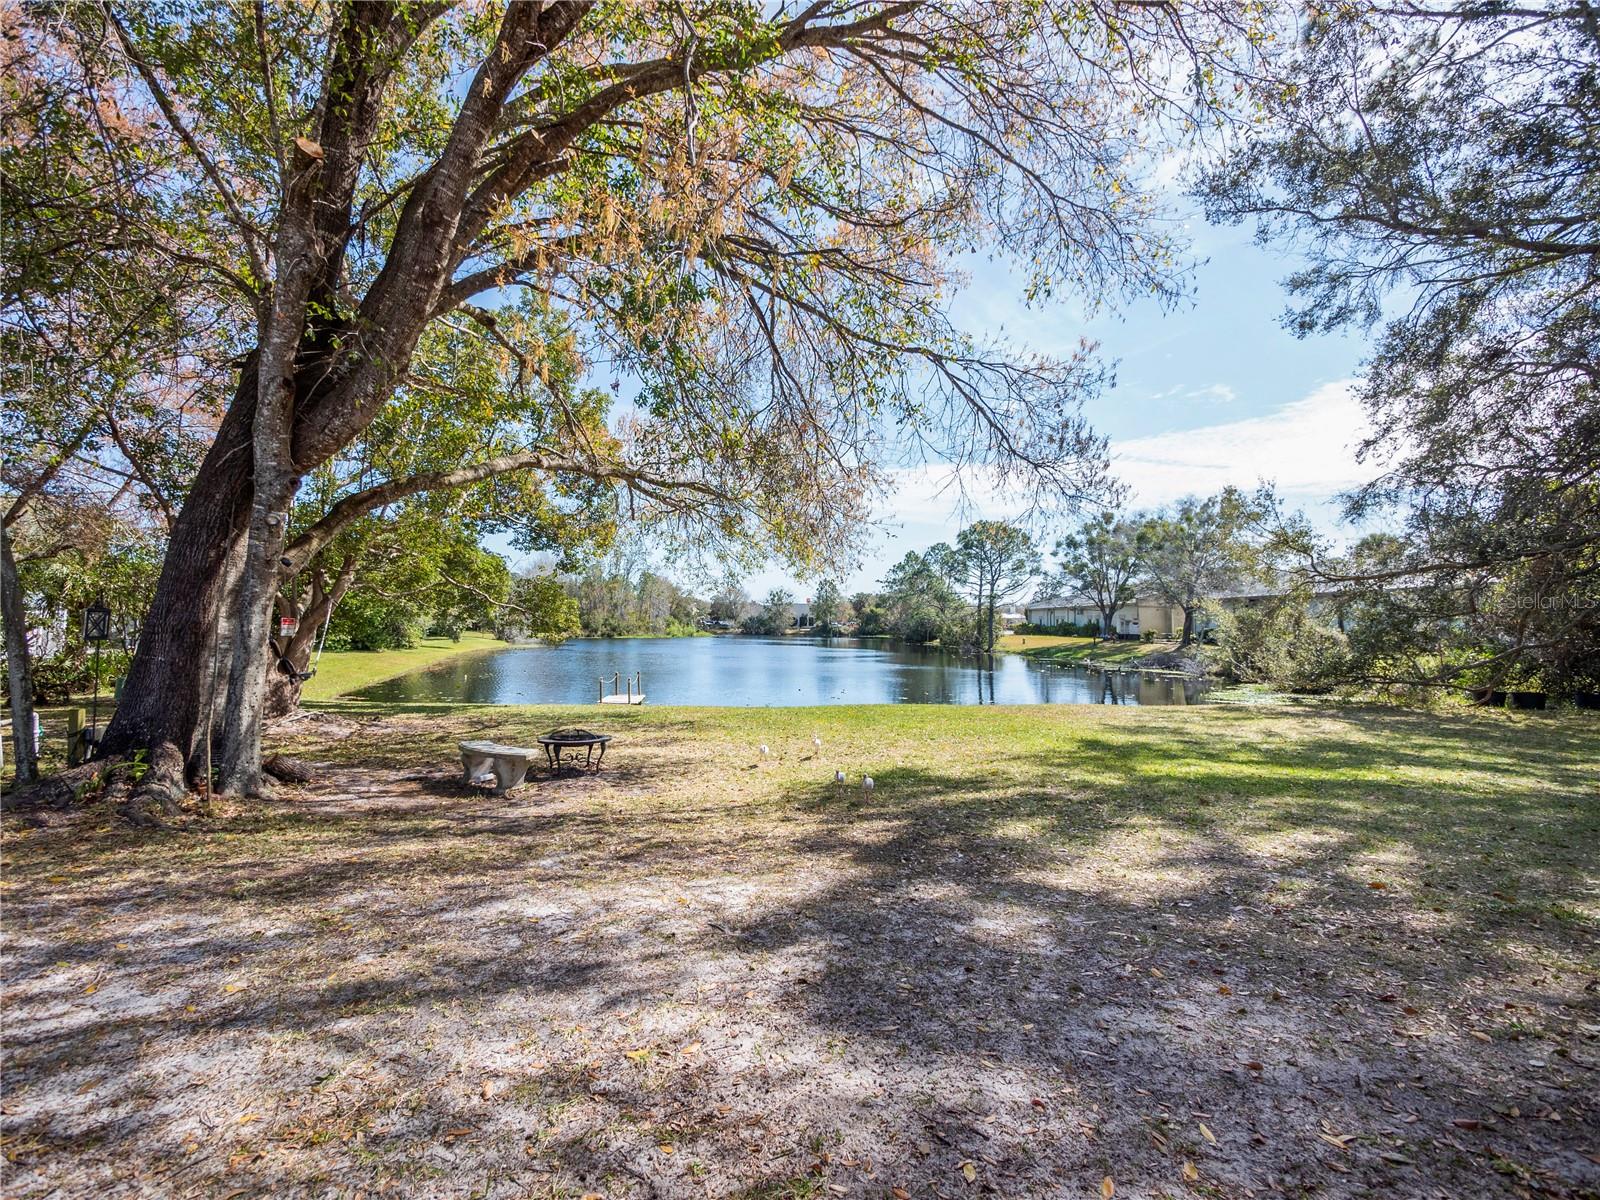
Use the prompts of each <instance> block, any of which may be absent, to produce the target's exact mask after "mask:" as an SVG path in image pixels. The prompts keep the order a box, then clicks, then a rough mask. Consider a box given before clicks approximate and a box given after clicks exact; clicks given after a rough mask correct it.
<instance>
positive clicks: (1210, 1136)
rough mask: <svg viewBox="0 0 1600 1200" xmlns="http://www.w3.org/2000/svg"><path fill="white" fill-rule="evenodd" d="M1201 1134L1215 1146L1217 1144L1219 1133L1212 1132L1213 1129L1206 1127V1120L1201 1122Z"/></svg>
mask: <svg viewBox="0 0 1600 1200" xmlns="http://www.w3.org/2000/svg"><path fill="white" fill-rule="evenodd" d="M1200 1136H1201V1137H1203V1138H1205V1140H1206V1141H1208V1142H1210V1143H1211V1144H1212V1145H1213V1146H1215V1145H1216V1144H1217V1135H1216V1134H1214V1133H1212V1132H1211V1130H1210V1129H1208V1128H1207V1127H1206V1123H1205V1122H1204V1121H1201V1122H1200Z"/></svg>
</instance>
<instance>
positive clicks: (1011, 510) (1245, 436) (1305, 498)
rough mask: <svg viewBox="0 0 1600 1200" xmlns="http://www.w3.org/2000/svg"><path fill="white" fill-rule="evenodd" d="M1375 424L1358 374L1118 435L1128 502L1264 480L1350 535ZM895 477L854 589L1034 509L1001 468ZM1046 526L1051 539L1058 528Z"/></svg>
mask: <svg viewBox="0 0 1600 1200" xmlns="http://www.w3.org/2000/svg"><path fill="white" fill-rule="evenodd" d="M1223 388H1224V385H1214V387H1213V388H1201V389H1197V390H1196V391H1193V392H1186V393H1184V394H1185V395H1199V394H1200V393H1206V394H1211V395H1215V394H1216V392H1217V391H1219V390H1223ZM1227 390H1229V391H1230V392H1231V389H1227ZM1367 428H1368V426H1367V422H1366V417H1365V414H1364V413H1363V412H1362V411H1361V406H1360V404H1359V403H1357V401H1356V399H1355V396H1354V385H1353V381H1351V380H1348V379H1344V380H1339V381H1337V382H1335V383H1329V384H1324V385H1323V386H1321V387H1319V388H1317V389H1316V390H1315V391H1314V392H1312V393H1311V394H1310V395H1308V396H1306V397H1304V398H1303V399H1300V400H1295V401H1292V402H1290V403H1288V404H1285V405H1283V406H1282V407H1281V408H1278V409H1275V410H1273V411H1271V412H1268V413H1264V414H1262V415H1261V416H1258V417H1247V418H1244V419H1241V420H1237V421H1226V422H1220V423H1217V424H1214V425H1204V426H1201V427H1200V428H1198V429H1185V430H1175V431H1172V432H1170V433H1160V434H1154V435H1151V436H1148V437H1140V438H1128V439H1122V440H1116V441H1113V442H1112V445H1111V455H1112V467H1113V470H1114V471H1115V473H1116V475H1117V477H1118V478H1119V479H1121V480H1122V481H1123V482H1124V483H1126V484H1128V486H1129V487H1130V488H1131V489H1132V492H1133V495H1132V499H1131V500H1130V502H1129V508H1159V507H1161V506H1162V505H1165V504H1171V503H1172V502H1173V501H1174V500H1177V499H1179V498H1180V497H1183V496H1188V495H1198V496H1207V495H1211V494H1212V493H1214V492H1217V491H1220V490H1221V489H1222V488H1224V487H1226V486H1228V485H1229V484H1233V485H1234V486H1237V487H1242V488H1251V487H1254V486H1255V485H1256V484H1257V483H1259V482H1261V481H1262V480H1265V481H1267V482H1270V483H1272V484H1273V485H1274V486H1275V487H1276V488H1277V490H1278V494H1279V495H1280V496H1281V497H1283V499H1284V500H1285V501H1286V502H1287V505H1288V507H1289V508H1291V509H1300V510H1302V511H1304V512H1305V514H1306V515H1307V516H1308V517H1309V518H1310V519H1311V520H1312V522H1313V523H1314V524H1316V525H1317V526H1318V527H1319V528H1321V529H1322V530H1323V531H1324V532H1325V533H1329V534H1334V535H1336V536H1338V537H1341V538H1342V537H1348V536H1350V534H1351V530H1350V528H1349V527H1348V526H1343V525H1341V523H1340V508H1339V505H1338V504H1337V502H1336V501H1335V500H1334V497H1335V496H1336V495H1337V494H1338V493H1340V492H1343V491H1347V490H1349V489H1351V488H1353V487H1356V486H1358V485H1359V484H1361V483H1364V482H1366V481H1367V480H1368V479H1371V478H1372V477H1373V476H1374V475H1375V474H1377V472H1378V470H1379V467H1378V466H1377V465H1376V464H1374V463H1370V462H1369V463H1365V464H1363V463H1359V462H1357V461H1356V457H1355V450H1356V447H1357V446H1358V445H1359V444H1360V443H1361V441H1362V440H1363V439H1364V438H1365V436H1366V433H1367ZM891 477H892V481H891V485H890V487H891V490H890V494H889V495H888V496H887V497H885V498H884V499H883V500H882V501H881V502H880V503H879V505H878V506H877V507H876V510H875V513H874V518H875V521H874V524H875V526H876V529H875V531H874V533H873V535H872V536H871V538H870V545H869V546H868V547H867V549H866V553H865V554H864V556H863V561H862V563H861V565H860V568H859V569H858V570H856V571H854V572H851V573H849V574H848V575H847V576H846V579H845V581H844V582H845V586H846V590H847V591H854V590H857V589H862V588H865V589H871V588H874V587H876V586H877V582H878V580H879V579H881V578H882V576H883V574H884V572H885V571H886V570H888V568H889V567H890V566H891V565H892V564H893V563H895V562H896V561H898V560H899V559H900V557H901V556H902V555H904V554H905V553H906V551H908V550H925V549H926V548H927V547H928V546H930V545H932V544H933V543H934V542H939V541H949V540H952V539H953V538H954V537H955V535H956V532H957V530H959V529H960V528H961V526H962V525H964V524H966V523H967V522H969V521H972V520H975V519H977V518H980V517H987V518H995V519H1001V520H1004V519H1007V518H1013V517H1016V516H1017V515H1018V514H1020V513H1021V512H1022V511H1023V510H1024V509H1026V508H1027V504H1026V501H1025V499H1024V498H1023V497H1021V496H1018V495H1017V494H1016V493H1014V492H1007V491H1006V490H1004V489H1001V488H999V487H997V486H996V485H995V481H994V477H993V475H992V473H990V472H988V471H985V470H983V469H981V468H979V469H974V470H971V471H968V472H966V474H965V476H964V478H963V479H962V480H961V481H960V482H959V483H958V482H957V480H956V479H955V478H954V473H953V472H952V470H951V468H950V467H949V466H947V465H941V464H930V465H924V466H918V467H910V468H904V469H901V470H896V471H893V472H891ZM963 485H964V486H963ZM963 492H964V495H965V500H966V507H965V509H964V511H962V505H961V501H962V498H963ZM1052 528H1053V527H1052ZM1040 532H1041V534H1044V535H1046V536H1044V539H1043V540H1044V543H1045V544H1046V545H1047V546H1048V544H1049V543H1050V542H1052V541H1053V534H1050V533H1049V530H1048V529H1046V530H1041V531H1040ZM746 586H747V588H748V589H749V590H750V591H751V592H752V594H761V593H764V591H765V589H766V588H768V587H775V586H788V587H790V588H791V590H793V589H794V588H795V586H796V585H794V584H793V583H792V582H791V581H790V580H789V579H788V577H787V575H786V574H785V573H784V572H783V571H782V570H781V569H778V568H773V569H771V570H769V571H765V572H762V573H761V574H759V575H757V576H755V577H754V578H753V579H752V580H750V581H749V582H748V583H747V585H746ZM799 590H800V591H804V590H805V588H804V587H801V588H800V589H799Z"/></svg>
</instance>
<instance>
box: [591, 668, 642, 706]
mask: <svg viewBox="0 0 1600 1200" xmlns="http://www.w3.org/2000/svg"><path fill="white" fill-rule="evenodd" d="M608 683H609V684H610V685H611V690H610V691H609V692H608V691H606V684H608ZM599 684H600V687H599V690H598V692H597V693H596V694H597V695H598V696H599V698H600V703H601V704H643V703H644V672H643V671H635V672H634V673H633V674H632V675H624V674H623V673H622V672H621V671H614V672H612V674H611V678H609V679H607V678H606V677H605V676H604V675H602V676H601V677H600V679H599Z"/></svg>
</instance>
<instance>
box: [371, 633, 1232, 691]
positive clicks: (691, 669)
mask: <svg viewBox="0 0 1600 1200" xmlns="http://www.w3.org/2000/svg"><path fill="white" fill-rule="evenodd" d="M618 671H620V672H622V674H623V676H624V677H626V676H629V675H632V674H634V673H635V672H642V673H643V689H644V692H645V695H646V696H647V697H648V698H649V702H650V703H651V704H707V705H728V706H740V707H746V706H747V707H756V708H763V707H787V706H791V705H802V704H1193V703H1195V702H1196V701H1197V700H1199V699H1200V698H1201V694H1202V693H1203V691H1204V684H1202V683H1201V682H1199V681H1196V680H1186V679H1179V678H1171V677H1164V676H1157V675H1142V674H1134V673H1117V672H1109V673H1108V672H1101V671H1091V670H1086V669H1084V668H1082V667H1058V666H1050V665H1048V664H1043V663H1036V662H1034V661H1032V660H1031V659H1026V658H1022V657H1021V656H1019V655H1015V654H997V655H994V656H993V657H992V658H989V659H979V658H975V657H965V658H963V657H961V656H958V655H955V654H947V653H945V652H943V651H940V650H938V649H932V648H929V647H924V646H909V645H904V644H901V643H895V642H885V641H880V640H876V639H865V640H858V639H853V638H814V637H790V638H752V637H742V636H740V637H694V638H578V639H574V640H572V641H569V642H566V643H564V644H562V645H560V646H543V645H532V646H515V647H510V648H508V649H505V650H489V651H485V652H484V653H481V654H470V655H463V656H462V657H460V658H454V659H450V660H449V661H447V662H444V663H441V664H439V665H438V666H434V667H430V668H428V669H426V670H423V671H415V672H413V673H411V674H410V675H402V676H400V677H399V678H398V679H390V680H387V681H385V682H383V683H378V684H374V685H372V686H371V687H368V688H365V689H363V690H361V691H359V692H355V693H352V694H353V695H354V696H356V697H357V698H359V699H363V700H379V701H386V702H402V703H403V702H407V701H441V700H442V701H452V702H465V703H471V704H592V703H594V702H595V700H596V699H598V697H599V690H600V689H599V685H598V680H599V678H600V677H601V676H605V677H606V678H607V679H609V678H610V677H611V676H612V675H613V674H614V673H615V672H618ZM606 690H607V691H608V692H609V691H611V690H613V689H612V688H611V687H609V686H608V687H607V688H606Z"/></svg>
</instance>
